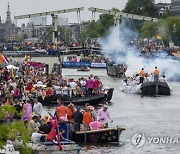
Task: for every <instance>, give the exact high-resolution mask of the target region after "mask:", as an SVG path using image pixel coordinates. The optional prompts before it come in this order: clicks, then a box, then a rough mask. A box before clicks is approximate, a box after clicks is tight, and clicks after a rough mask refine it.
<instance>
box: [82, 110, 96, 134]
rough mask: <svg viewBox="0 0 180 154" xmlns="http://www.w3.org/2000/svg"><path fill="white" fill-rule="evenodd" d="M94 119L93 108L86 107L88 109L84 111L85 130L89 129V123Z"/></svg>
mask: <svg viewBox="0 0 180 154" xmlns="http://www.w3.org/2000/svg"><path fill="white" fill-rule="evenodd" d="M92 121H94V119H93V117H92V114H91V110H90V108H88V107H87V108H86V111H85V112H84V113H83V126H84V130H85V131H86V130H88V129H89V124H90V123H91V122H92Z"/></svg>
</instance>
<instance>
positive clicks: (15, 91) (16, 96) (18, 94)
mask: <svg viewBox="0 0 180 154" xmlns="http://www.w3.org/2000/svg"><path fill="white" fill-rule="evenodd" d="M14 97H15V98H19V97H20V89H19V87H16V88H14Z"/></svg>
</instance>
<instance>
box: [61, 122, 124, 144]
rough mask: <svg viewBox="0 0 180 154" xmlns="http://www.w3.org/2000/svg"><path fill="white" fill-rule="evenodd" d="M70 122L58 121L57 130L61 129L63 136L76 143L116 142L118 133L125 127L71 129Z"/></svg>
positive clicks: (118, 138) (118, 136) (118, 137)
mask: <svg viewBox="0 0 180 154" xmlns="http://www.w3.org/2000/svg"><path fill="white" fill-rule="evenodd" d="M71 125H72V124H71V123H70V122H66V123H59V130H61V131H63V132H64V133H63V134H62V136H63V138H66V139H68V140H71V141H74V142H76V143H88V142H93V143H94V142H98V143H100V142H101V143H117V144H119V142H120V135H121V133H122V131H124V130H125V128H121V127H116V128H102V129H98V130H88V131H78V132H72V131H71Z"/></svg>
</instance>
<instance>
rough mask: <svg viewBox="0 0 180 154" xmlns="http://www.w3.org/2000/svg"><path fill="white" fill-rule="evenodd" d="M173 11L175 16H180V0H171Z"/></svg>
mask: <svg viewBox="0 0 180 154" xmlns="http://www.w3.org/2000/svg"><path fill="white" fill-rule="evenodd" d="M171 12H172V14H173V15H175V16H180V0H171Z"/></svg>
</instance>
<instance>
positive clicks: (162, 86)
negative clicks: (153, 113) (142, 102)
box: [140, 81, 171, 96]
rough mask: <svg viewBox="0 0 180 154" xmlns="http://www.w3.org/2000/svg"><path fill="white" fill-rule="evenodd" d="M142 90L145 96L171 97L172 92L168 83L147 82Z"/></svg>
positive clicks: (142, 86)
mask: <svg viewBox="0 0 180 154" xmlns="http://www.w3.org/2000/svg"><path fill="white" fill-rule="evenodd" d="M140 89H141V94H142V95H144V96H155V95H167V96H168V95H171V90H170V88H169V85H168V84H167V83H166V82H160V81H157V82H145V83H143V84H142V85H141V88H140Z"/></svg>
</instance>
